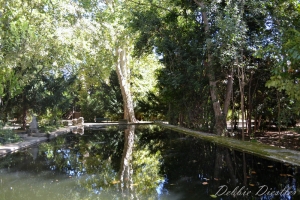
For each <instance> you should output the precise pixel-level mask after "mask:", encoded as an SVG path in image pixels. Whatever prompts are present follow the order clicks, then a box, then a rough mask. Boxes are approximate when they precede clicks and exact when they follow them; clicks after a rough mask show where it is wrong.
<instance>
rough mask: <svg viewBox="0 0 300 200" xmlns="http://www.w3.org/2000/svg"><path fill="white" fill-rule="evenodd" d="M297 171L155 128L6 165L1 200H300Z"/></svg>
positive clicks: (101, 133) (22, 155) (104, 135)
mask: <svg viewBox="0 0 300 200" xmlns="http://www.w3.org/2000/svg"><path fill="white" fill-rule="evenodd" d="M298 170H299V167H297V166H291V165H288V164H284V163H279V162H274V161H270V160H265V159H262V158H259V157H256V156H253V155H249V154H245V153H241V152H238V151H234V150H230V149H227V148H224V147H220V146H216V145H215V144H213V143H209V142H204V141H202V140H200V139H198V138H195V137H192V136H187V135H184V134H182V133H177V132H173V131H169V130H165V129H163V128H160V127H158V126H155V125H147V126H128V127H126V129H123V128H122V129H121V128H120V127H117V126H111V127H106V128H101V129H98V130H85V131H84V134H74V133H69V134H66V135H63V136H59V137H58V138H56V139H55V140H51V141H49V142H46V143H42V144H40V145H39V146H34V147H31V148H29V149H27V150H24V151H22V152H18V153H15V154H12V155H8V156H6V157H5V158H3V159H1V160H0V200H25V199H28V200H40V199H42V200H48V199H49V200H52V199H54V200H65V199H66V200H69V199H74V200H77V199H78V200H79V199H80V200H82V199H84V200H89V199H91V200H93V199H101V200H106V199H107V200H111V199H141V200H143V199H161V200H163V199H170V200H177V199H178V200H179V199H200V200H202V199H203V200H205V199H222V200H225V199H249V200H250V199H255V200H256V199H257V200H258V199H262V200H263V199H266V200H269V199H280V200H289V199H300V196H299V192H297V190H298V188H297V184H298V182H299V173H298Z"/></svg>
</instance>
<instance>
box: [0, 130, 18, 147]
mask: <svg viewBox="0 0 300 200" xmlns="http://www.w3.org/2000/svg"><path fill="white" fill-rule="evenodd" d="M21 140H22V139H21V138H20V136H19V135H18V134H16V133H15V132H14V131H13V130H11V129H3V128H1V129H0V144H8V143H14V142H19V141H21Z"/></svg>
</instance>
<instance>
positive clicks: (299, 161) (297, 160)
mask: <svg viewBox="0 0 300 200" xmlns="http://www.w3.org/2000/svg"><path fill="white" fill-rule="evenodd" d="M154 124H156V125H159V126H162V127H164V128H167V129H170V130H174V131H177V132H181V133H185V134H188V135H192V136H195V137H198V138H201V139H203V140H206V141H210V142H213V143H216V144H218V145H221V146H225V147H228V148H231V149H234V150H238V151H242V152H245V153H249V154H253V155H256V156H260V157H263V158H266V159H271V160H276V161H280V162H284V163H289V164H292V165H298V166H300V151H295V150H290V149H284V148H279V147H275V146H269V145H265V144H261V143H258V142H250V141H241V140H237V139H233V138H228V137H222V136H217V135H215V134H211V133H205V132H201V131H194V130H191V129H187V128H183V127H179V126H174V125H169V124H164V123H162V122H155V123H154Z"/></svg>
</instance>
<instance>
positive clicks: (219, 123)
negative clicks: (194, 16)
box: [194, 0, 232, 136]
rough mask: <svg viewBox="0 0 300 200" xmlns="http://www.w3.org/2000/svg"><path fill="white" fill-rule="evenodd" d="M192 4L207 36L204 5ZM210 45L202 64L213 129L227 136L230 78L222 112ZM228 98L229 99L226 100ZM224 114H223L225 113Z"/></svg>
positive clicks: (195, 0) (207, 25)
mask: <svg viewBox="0 0 300 200" xmlns="http://www.w3.org/2000/svg"><path fill="white" fill-rule="evenodd" d="M194 2H195V3H196V4H197V5H198V6H199V7H200V8H201V9H202V11H201V14H202V20H203V24H204V30H205V33H206V35H207V36H209V22H208V18H207V14H206V12H204V10H205V5H204V3H203V2H202V1H197V0H194ZM210 48H211V47H210V45H209V44H207V49H208V50H207V51H208V52H207V60H206V62H204V65H205V68H206V69H207V70H208V78H209V86H210V96H211V100H212V103H213V109H214V114H215V120H216V123H215V127H214V131H215V133H216V134H217V135H223V136H225V135H227V125H226V116H227V112H228V107H229V102H228V103H227V101H230V96H231V91H232V81H231V80H230V79H231V78H232V77H230V76H229V77H228V78H230V79H229V82H228V83H229V84H228V83H227V84H228V85H227V86H228V87H227V92H228V93H229V94H226V97H225V101H226V102H225V106H224V108H225V109H224V110H222V108H221V105H220V101H219V94H218V88H217V81H216V77H215V72H214V69H213V66H212V63H211V60H212V55H211V53H210ZM228 96H229V98H228ZM224 111H225V112H226V113H225V112H224Z"/></svg>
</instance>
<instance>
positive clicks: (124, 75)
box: [116, 48, 136, 122]
mask: <svg viewBox="0 0 300 200" xmlns="http://www.w3.org/2000/svg"><path fill="white" fill-rule="evenodd" d="M116 55H117V57H118V60H117V63H116V72H117V75H118V79H119V83H120V88H121V92H122V97H123V106H124V119H127V120H128V122H136V118H135V114H134V105H133V99H132V95H131V91H130V83H129V78H130V74H129V73H130V70H129V67H128V66H127V52H126V48H117V50H116Z"/></svg>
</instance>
